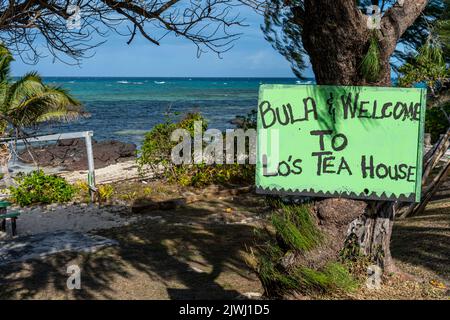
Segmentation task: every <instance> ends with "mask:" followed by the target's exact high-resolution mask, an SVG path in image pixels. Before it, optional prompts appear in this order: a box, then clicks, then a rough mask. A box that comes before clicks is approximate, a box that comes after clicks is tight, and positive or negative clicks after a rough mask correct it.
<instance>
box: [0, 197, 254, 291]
mask: <svg viewBox="0 0 450 320" xmlns="http://www.w3.org/2000/svg"><path fill="white" fill-rule="evenodd" d="M258 201H259V200H258V199H256V198H253V197H248V196H245V197H242V198H239V197H234V198H232V199H227V200H217V201H211V202H199V203H195V204H193V205H192V206H189V207H185V208H183V209H178V210H173V211H160V212H157V211H155V212H152V213H149V214H148V216H149V217H150V216H151V217H153V219H152V218H149V217H148V218H147V219H139V220H138V222H137V223H134V224H130V225H128V226H121V227H117V228H112V229H107V230H101V231H95V233H96V234H99V235H102V236H105V237H108V238H111V239H114V240H116V241H118V242H119V245H118V246H115V247H109V248H105V249H102V250H100V251H97V252H95V253H89V254H86V253H77V254H76V253H63V254H56V255H54V256H51V257H48V258H45V259H42V260H34V261H29V262H26V263H20V264H13V265H9V266H8V267H4V268H1V269H0V274H1V277H0V279H1V280H0V288H1V289H0V297H1V298H4V299H5V298H7V299H11V298H12V299H19V298H20V299H23V298H32V299H68V298H84V299H93V298H100V299H102V298H103V299H105V298H109V299H201V298H203V299H219V298H238V297H240V296H241V295H242V294H245V293H251V294H253V295H258V294H260V293H261V292H262V289H261V286H260V283H259V281H258V279H257V278H256V276H255V275H254V274H253V273H252V272H251V270H250V269H249V268H248V267H247V265H246V263H245V261H244V258H243V253H244V251H245V248H246V245H251V244H252V242H253V235H254V228H255V226H257V225H258V223H259V222H258V221H259V220H258V216H259V215H260V214H261V212H260V211H259V212H258V211H251V209H250V210H249V209H248V208H255V209H256V208H261V205H260V204H257V202H258ZM244 219H247V220H245V221H249V222H250V223H246V222H242V220H244ZM72 264H76V265H78V266H80V268H81V270H82V271H81V272H82V273H81V277H82V280H81V281H82V284H81V290H68V289H67V288H66V280H67V277H68V275H67V274H66V269H67V266H69V265H72Z"/></svg>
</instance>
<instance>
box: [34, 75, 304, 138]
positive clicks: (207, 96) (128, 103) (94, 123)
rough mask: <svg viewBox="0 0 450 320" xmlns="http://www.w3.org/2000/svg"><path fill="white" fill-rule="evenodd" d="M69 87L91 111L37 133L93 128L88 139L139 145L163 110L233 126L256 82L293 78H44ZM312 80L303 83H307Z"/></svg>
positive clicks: (250, 104) (249, 105)
mask: <svg viewBox="0 0 450 320" xmlns="http://www.w3.org/2000/svg"><path fill="white" fill-rule="evenodd" d="M44 81H45V82H46V83H47V84H52V85H61V86H63V87H64V88H67V89H69V90H70V92H71V93H72V94H73V95H74V96H75V97H77V98H78V99H79V100H80V101H81V102H82V103H83V105H84V107H85V109H86V111H88V112H89V113H90V114H91V116H90V117H89V118H86V119H84V118H83V119H80V120H78V121H75V122H70V123H63V124H46V125H43V126H40V127H39V128H38V130H37V131H36V133H37V134H47V133H60V132H75V131H86V130H92V131H94V139H96V140H98V141H101V140H111V139H113V140H120V141H123V142H132V143H135V144H136V145H137V146H138V147H139V146H140V145H141V144H142V141H143V138H144V134H145V133H146V132H148V131H149V130H151V128H152V127H153V126H154V125H156V124H158V123H161V122H163V121H165V120H166V114H167V111H168V110H170V111H171V112H177V113H180V114H183V113H186V112H189V111H199V112H201V113H202V114H203V115H204V116H205V117H206V119H207V120H208V127H209V128H217V129H221V130H224V129H226V128H233V127H234V126H233V125H232V124H230V123H229V121H230V120H232V119H234V117H235V116H237V115H246V114H247V113H248V112H249V111H251V110H252V109H254V108H256V106H257V100H258V89H259V86H260V85H261V84H296V83H300V82H299V81H298V79H296V78H93V77H83V78H76V77H73V78H69V77H46V78H44ZM311 82H312V79H311V80H309V81H305V82H304V83H311Z"/></svg>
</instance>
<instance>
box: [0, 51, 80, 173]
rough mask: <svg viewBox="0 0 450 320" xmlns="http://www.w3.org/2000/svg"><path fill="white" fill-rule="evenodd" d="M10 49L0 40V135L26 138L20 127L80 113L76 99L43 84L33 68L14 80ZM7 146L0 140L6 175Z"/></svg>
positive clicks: (2, 167)
mask: <svg viewBox="0 0 450 320" xmlns="http://www.w3.org/2000/svg"><path fill="white" fill-rule="evenodd" d="M13 60H14V58H13V57H12V54H11V52H10V51H9V50H8V48H6V47H5V46H4V45H1V44H0V137H2V138H8V137H12V136H16V137H17V136H20V137H22V138H26V135H25V134H24V131H23V128H25V127H30V126H34V125H37V124H39V123H42V122H46V121H69V120H72V119H74V118H77V117H78V116H80V115H81V114H82V113H83V109H82V107H81V104H80V102H79V101H78V100H76V99H75V98H74V97H72V96H71V95H70V94H69V93H68V91H67V90H65V89H63V88H61V87H58V86H50V85H46V84H44V83H43V82H42V78H41V77H40V76H39V75H38V74H37V73H36V72H30V73H27V74H26V75H25V76H23V77H21V78H20V79H18V80H17V81H15V82H14V81H13V80H12V77H11V75H10V66H11V62H12V61H13ZM10 158H11V156H10V150H9V148H8V144H7V143H2V144H0V166H1V169H2V171H3V174H4V177H5V179H9V171H8V162H9V159H10Z"/></svg>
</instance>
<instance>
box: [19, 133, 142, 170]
mask: <svg viewBox="0 0 450 320" xmlns="http://www.w3.org/2000/svg"><path fill="white" fill-rule="evenodd" d="M92 149H93V152H94V164H95V168H96V169H99V168H104V167H107V166H109V165H111V164H115V163H118V162H122V161H126V160H129V159H130V158H133V157H135V155H136V145H134V144H132V143H124V142H120V141H115V140H108V141H101V142H97V141H95V140H94V141H93V142H92ZM30 153H31V155H30ZM19 157H20V159H21V160H22V161H23V162H25V163H34V161H36V162H37V163H38V164H39V165H40V166H44V167H60V166H61V167H63V168H64V169H66V170H70V171H76V170H87V166H88V164H87V153H86V145H85V143H84V139H68V140H59V141H58V142H57V143H55V144H51V145H47V146H43V147H31V148H29V150H23V151H22V152H20V153H19Z"/></svg>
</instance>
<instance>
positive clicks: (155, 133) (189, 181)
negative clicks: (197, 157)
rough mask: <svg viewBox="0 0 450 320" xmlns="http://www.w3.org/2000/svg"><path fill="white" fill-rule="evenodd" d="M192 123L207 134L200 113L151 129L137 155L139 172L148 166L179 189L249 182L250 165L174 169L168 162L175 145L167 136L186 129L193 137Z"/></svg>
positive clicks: (252, 176)
mask: <svg viewBox="0 0 450 320" xmlns="http://www.w3.org/2000/svg"><path fill="white" fill-rule="evenodd" d="M195 121H201V122H202V133H203V132H204V131H206V130H207V121H206V119H205V118H204V117H203V116H202V115H201V114H200V113H187V114H186V115H185V116H184V117H183V118H182V119H181V120H180V121H178V122H174V121H173V120H171V118H168V119H167V120H166V122H164V123H161V124H158V125H156V126H155V127H153V129H152V130H151V131H150V132H148V133H147V134H146V136H145V139H144V143H143V145H142V148H141V150H140V151H139V155H138V159H137V162H138V165H139V167H140V169H141V170H144V167H145V166H149V167H150V168H151V169H152V170H153V171H154V172H161V170H162V173H161V174H162V176H163V177H165V178H166V179H168V180H169V181H170V182H174V183H178V184H180V185H182V186H194V187H202V186H207V185H210V184H228V183H243V182H244V183H246V182H249V183H250V182H253V180H254V171H255V169H254V166H253V165H238V164H213V165H206V164H204V163H200V164H191V165H174V164H173V163H172V162H171V151H172V148H173V147H174V146H175V145H176V144H177V143H176V142H172V141H170V135H171V134H172V132H173V131H174V130H175V129H186V130H187V131H189V133H190V135H191V137H194V123H195ZM192 147H193V144H192ZM192 151H193V150H192ZM192 154H193V153H192Z"/></svg>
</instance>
